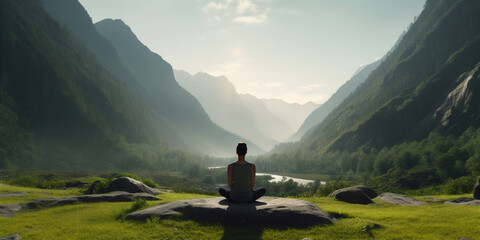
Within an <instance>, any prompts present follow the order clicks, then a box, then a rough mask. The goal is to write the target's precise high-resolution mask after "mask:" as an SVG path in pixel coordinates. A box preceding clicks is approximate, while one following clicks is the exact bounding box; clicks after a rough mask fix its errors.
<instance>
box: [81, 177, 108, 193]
mask: <svg viewBox="0 0 480 240" xmlns="http://www.w3.org/2000/svg"><path fill="white" fill-rule="evenodd" d="M111 182H112V180H111V179H104V180H97V181H95V182H93V183H92V184H90V186H89V187H88V188H87V189H85V190H83V193H85V194H98V193H105V192H107V188H108V186H109V185H110V183H111Z"/></svg>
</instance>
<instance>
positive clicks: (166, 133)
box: [41, 0, 188, 148]
mask: <svg viewBox="0 0 480 240" xmlns="http://www.w3.org/2000/svg"><path fill="white" fill-rule="evenodd" d="M41 2H42V4H43V6H44V8H45V9H46V10H47V12H48V13H49V14H50V15H51V16H52V17H53V18H54V19H55V20H57V22H59V23H60V24H61V25H62V26H63V25H65V27H66V28H68V29H69V30H70V31H72V33H73V34H74V36H75V37H76V38H77V39H79V40H80V41H81V42H82V43H83V44H85V46H86V47H87V48H88V50H90V52H91V53H93V55H94V56H95V57H96V58H97V60H98V62H99V63H100V64H101V65H102V66H103V67H104V68H105V69H106V70H108V71H109V72H110V73H112V74H113V75H114V76H115V77H116V78H117V79H119V80H121V81H122V82H123V83H125V84H126V85H127V86H128V88H129V89H130V90H131V91H132V94H134V95H136V98H137V99H139V101H141V102H145V103H147V104H148V105H150V107H149V109H148V111H149V116H150V117H151V120H152V123H153V126H154V129H152V131H153V132H156V133H158V134H160V135H161V136H162V138H163V139H164V141H167V142H168V144H169V145H170V146H174V147H177V148H187V147H188V146H187V144H186V143H185V142H184V141H183V140H181V139H180V137H179V136H178V134H177V133H175V131H174V130H173V129H172V128H171V127H170V126H169V125H168V124H167V121H166V119H165V117H164V116H163V115H161V114H159V113H158V111H156V110H155V107H152V106H155V102H154V101H153V100H152V99H151V98H149V97H148V94H146V92H145V89H144V88H143V87H142V86H141V84H140V83H139V82H138V79H137V78H136V77H135V76H133V74H132V73H131V72H130V71H129V70H128V69H127V68H126V67H125V66H124V64H123V63H122V61H121V60H120V58H119V56H118V53H117V51H116V49H115V48H114V47H113V45H112V44H111V43H110V42H109V41H108V40H107V39H106V38H105V37H104V36H103V35H101V34H100V33H99V32H98V31H97V29H96V28H95V26H94V25H93V22H92V19H91V18H90V16H89V15H88V13H87V11H86V10H85V9H84V8H83V6H82V5H81V4H80V3H79V2H78V0H63V1H58V0H41Z"/></svg>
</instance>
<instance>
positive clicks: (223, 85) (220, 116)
mask: <svg viewBox="0 0 480 240" xmlns="http://www.w3.org/2000/svg"><path fill="white" fill-rule="evenodd" d="M174 73H175V78H176V79H177V81H178V83H179V84H180V85H181V86H182V87H184V88H185V89H186V90H187V91H189V92H190V93H192V94H193V95H194V96H195V97H196V98H197V99H198V100H199V101H200V102H201V104H202V106H203V107H204V108H205V111H207V112H208V114H209V116H210V117H211V119H212V121H214V122H215V123H216V124H218V125H219V126H221V127H223V128H225V129H227V130H229V131H231V132H233V133H236V134H241V135H242V136H245V137H246V138H248V139H251V140H252V141H253V142H255V143H256V144H257V145H258V146H260V147H262V148H264V149H270V148H272V147H273V146H274V145H275V144H276V143H277V142H278V141H275V140H274V139H273V136H268V135H266V134H265V133H268V131H269V130H270V126H265V125H262V124H263V121H262V122H257V119H258V118H259V117H260V115H263V116H268V117H270V118H269V119H273V120H272V121H275V122H278V123H279V124H281V122H282V120H280V119H278V118H275V117H274V116H271V114H270V113H269V112H268V111H267V112H257V113H254V112H253V111H254V110H253V109H252V108H250V106H249V105H248V104H245V102H244V100H243V99H242V98H241V97H240V95H239V94H238V93H237V91H236V90H235V87H234V86H233V84H232V83H230V82H229V81H228V79H227V78H225V77H223V76H220V77H214V76H211V75H209V74H206V73H202V72H199V73H197V74H195V75H194V76H192V75H190V74H189V73H187V72H185V71H178V70H175V71H174ZM255 111H256V110H255ZM260 118H261V117H260Z"/></svg>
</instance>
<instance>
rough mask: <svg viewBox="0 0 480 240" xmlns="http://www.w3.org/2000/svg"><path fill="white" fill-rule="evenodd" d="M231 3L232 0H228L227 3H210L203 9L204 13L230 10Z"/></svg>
mask: <svg viewBox="0 0 480 240" xmlns="http://www.w3.org/2000/svg"><path fill="white" fill-rule="evenodd" d="M231 2H232V1H231V0H227V1H226V2H225V3H216V2H209V3H208V4H207V5H205V6H204V7H203V8H202V10H203V12H204V13H209V12H210V11H219V10H224V9H227V8H228V6H229V5H230V3H231Z"/></svg>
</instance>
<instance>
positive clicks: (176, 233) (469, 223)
mask: <svg viewBox="0 0 480 240" xmlns="http://www.w3.org/2000/svg"><path fill="white" fill-rule="evenodd" d="M21 191H27V192H31V193H28V194H27V196H28V197H26V198H28V199H33V198H43V197H45V195H46V194H43V193H42V192H45V193H48V197H53V196H66V195H69V194H71V195H76V194H78V192H75V190H46V189H34V188H24V187H14V186H0V192H1V193H6V192H21ZM77 191H78V190H77ZM42 194H43V195H42ZM160 197H161V198H162V200H161V201H148V206H154V205H157V204H161V203H166V202H172V201H176V200H181V199H191V198H201V197H211V196H206V195H200V194H191V193H164V194H161V195H160ZM458 197H471V196H470V195H440V196H422V197H418V199H420V200H422V201H430V200H431V199H432V198H438V199H440V200H442V201H444V200H449V199H454V198H458ZM17 200H19V198H13V197H12V198H1V197H0V203H1V204H5V203H14V202H16V201H17ZM23 200H26V199H23ZM305 200H308V201H311V202H313V203H315V204H317V205H318V206H319V207H320V208H321V209H322V210H324V211H327V212H335V213H339V214H343V215H346V216H348V217H347V218H342V219H340V220H339V221H338V223H336V224H333V225H329V226H315V227H310V228H305V229H273V228H263V227H261V226H222V225H221V224H212V223H199V222H195V221H185V220H178V219H154V220H152V221H147V222H134V221H128V220H127V221H120V220H116V218H118V216H119V215H121V214H122V213H123V212H124V211H125V209H129V208H131V207H132V204H133V203H131V202H127V203H81V204H74V205H68V206H62V207H54V208H48V209H43V210H39V211H31V212H22V213H18V214H17V215H16V216H15V217H13V218H3V217H0V236H8V235H11V234H14V233H18V234H19V235H20V236H21V237H22V239H302V238H310V239H373V238H375V239H459V238H461V237H465V238H468V239H470V240H472V239H479V236H480V228H479V227H478V226H480V207H478V206H477V207H473V206H453V205H444V204H440V203H435V202H432V203H430V204H429V205H427V206H421V207H406V206H395V205H389V204H385V203H382V202H381V201H376V203H377V205H375V206H364V205H356V204H347V203H343V202H339V201H336V200H333V199H330V198H323V197H322V198H316V197H314V198H305ZM17 202H18V201H17ZM373 223H377V224H380V226H381V227H380V228H379V229H371V230H365V229H362V226H364V225H366V224H370V225H372V224H373Z"/></svg>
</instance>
